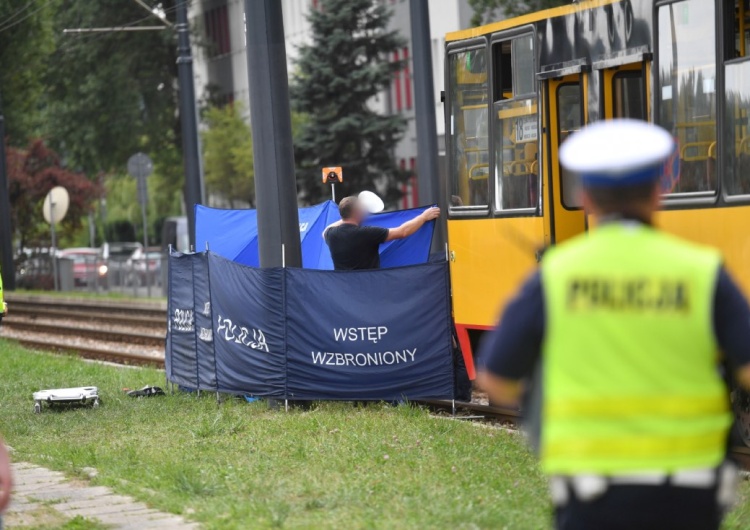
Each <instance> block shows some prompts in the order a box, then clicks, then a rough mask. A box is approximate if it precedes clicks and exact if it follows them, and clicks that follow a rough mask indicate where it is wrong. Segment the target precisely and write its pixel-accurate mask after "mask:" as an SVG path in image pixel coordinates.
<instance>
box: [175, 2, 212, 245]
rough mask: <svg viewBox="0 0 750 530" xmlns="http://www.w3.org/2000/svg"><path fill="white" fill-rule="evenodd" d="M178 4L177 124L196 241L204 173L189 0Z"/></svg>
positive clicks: (190, 226)
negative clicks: (196, 211)
mask: <svg viewBox="0 0 750 530" xmlns="http://www.w3.org/2000/svg"><path fill="white" fill-rule="evenodd" d="M178 2H179V3H178V4H177V24H176V26H175V28H176V29H177V39H178V40H177V73H178V78H179V83H180V125H181V127H182V158H183V161H184V165H185V209H186V210H187V212H186V213H187V218H188V232H189V237H190V244H191V245H194V244H195V205H196V204H203V197H204V195H205V192H204V189H203V174H202V172H201V165H200V164H201V163H200V153H199V146H198V116H197V110H196V108H195V83H194V81H193V56H192V54H191V51H190V27H189V25H188V3H189V2H188V0H178Z"/></svg>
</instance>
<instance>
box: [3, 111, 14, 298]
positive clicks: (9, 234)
mask: <svg viewBox="0 0 750 530" xmlns="http://www.w3.org/2000/svg"><path fill="white" fill-rule="evenodd" d="M0 272H2V275H3V289H5V290H6V291H14V290H15V289H16V269H15V266H14V264H13V231H12V230H11V228H10V190H9V189H8V166H7V165H6V163H5V117H4V116H3V104H2V100H0Z"/></svg>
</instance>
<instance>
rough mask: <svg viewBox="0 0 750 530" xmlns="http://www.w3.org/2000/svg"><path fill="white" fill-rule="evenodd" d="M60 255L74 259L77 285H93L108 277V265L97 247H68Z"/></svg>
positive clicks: (74, 276) (74, 277) (74, 275)
mask: <svg viewBox="0 0 750 530" xmlns="http://www.w3.org/2000/svg"><path fill="white" fill-rule="evenodd" d="M58 257H60V258H66V259H72V260H73V279H74V280H75V284H76V286H82V285H92V284H94V282H95V281H100V282H101V281H102V280H104V279H105V278H106V277H107V271H108V268H107V265H106V264H105V263H104V260H103V259H102V256H101V252H100V251H99V250H98V249H95V248H67V249H65V250H61V251H60V252H59V253H58Z"/></svg>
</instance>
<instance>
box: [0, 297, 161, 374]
mask: <svg viewBox="0 0 750 530" xmlns="http://www.w3.org/2000/svg"><path fill="white" fill-rule="evenodd" d="M6 299H7V301H8V305H9V306H10V311H9V314H8V316H7V317H6V318H4V319H3V329H2V336H3V337H6V338H9V339H13V340H16V341H18V342H19V343H21V344H24V345H26V346H29V347H31V348H35V349H39V350H45V351H53V352H65V353H71V354H76V355H79V356H81V357H84V358H87V359H96V360H104V361H109V362H114V363H119V364H128V365H150V366H158V367H163V366H164V340H165V336H166V329H167V313H166V304H165V303H163V302H156V303H154V302H126V301H121V300H106V299H104V300H103V299H83V298H64V297H57V296H31V295H24V294H18V293H8V295H6Z"/></svg>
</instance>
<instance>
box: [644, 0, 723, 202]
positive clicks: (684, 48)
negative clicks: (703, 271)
mask: <svg viewBox="0 0 750 530" xmlns="http://www.w3.org/2000/svg"><path fill="white" fill-rule="evenodd" d="M714 15H715V13H714V3H713V2H709V1H706V0H683V1H681V2H674V3H670V4H668V5H663V6H661V7H659V11H658V28H659V42H658V52H659V54H658V61H659V90H658V92H657V98H658V102H659V115H658V120H659V124H660V125H662V126H663V127H664V128H666V129H667V130H669V131H671V132H672V134H673V135H674V136H675V137H676V138H677V140H678V142H679V149H680V159H681V170H680V175H679V176H678V177H677V178H674V177H670V178H669V181H665V182H663V183H662V190H663V191H664V193H694V192H707V191H714V190H716V62H715V61H716V59H715V55H716V46H715V31H716V24H715V16H714Z"/></svg>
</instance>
